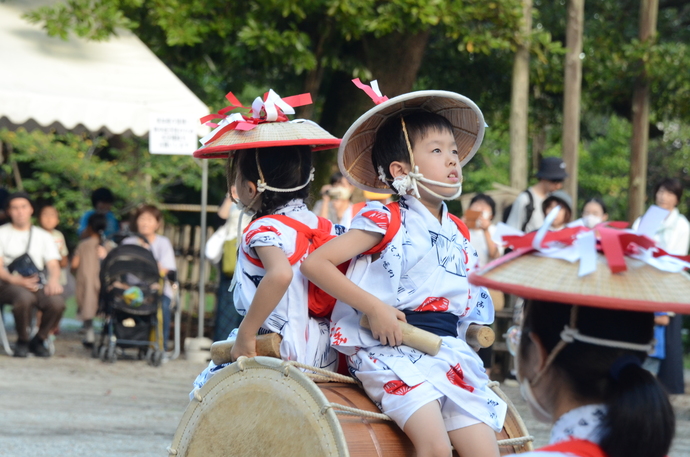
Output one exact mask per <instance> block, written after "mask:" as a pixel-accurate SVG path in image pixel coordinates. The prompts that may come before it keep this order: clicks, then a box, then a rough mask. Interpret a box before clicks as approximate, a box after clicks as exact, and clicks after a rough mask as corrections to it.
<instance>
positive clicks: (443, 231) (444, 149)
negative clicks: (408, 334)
mask: <svg viewBox="0 0 690 457" xmlns="http://www.w3.org/2000/svg"><path fill="white" fill-rule="evenodd" d="M358 82H359V81H358V80H357V82H356V84H357V83H358ZM359 84H360V85H361V83H359ZM372 86H373V84H372ZM363 87H364V88H365V89H366V91H367V92H368V93H370V95H372V98H374V100H375V101H376V102H378V105H377V106H376V107H375V108H373V109H371V110H370V111H368V112H367V113H365V114H364V115H363V116H362V117H360V118H359V119H358V120H357V121H356V122H355V123H354V124H353V125H352V126H351V127H350V129H349V130H348V131H347V133H346V134H345V136H344V138H343V142H342V144H341V146H340V149H339V151H338V161H339V165H340V170H341V172H342V173H343V175H345V176H346V177H347V179H348V180H350V182H352V183H353V184H354V185H355V186H358V187H359V188H361V189H362V190H365V191H371V192H377V193H388V194H393V193H396V194H398V195H399V196H400V199H399V201H398V202H396V203H394V204H390V205H387V206H384V205H382V204H381V203H379V202H369V203H368V204H367V205H366V206H365V207H364V208H363V209H362V210H361V211H360V212H359V213H358V215H357V216H356V217H355V218H354V219H353V221H352V224H351V226H350V230H349V231H348V232H347V233H346V234H344V235H342V236H340V237H338V238H336V239H334V240H332V241H330V242H329V243H327V244H325V245H324V246H322V247H321V248H319V249H317V250H316V251H314V252H313V253H312V254H311V255H310V256H309V258H307V260H306V261H305V262H304V263H303V264H302V271H303V272H304V274H305V276H307V277H308V278H309V279H310V280H311V281H312V282H314V283H315V284H317V285H318V286H319V287H321V288H322V289H324V290H325V291H326V292H328V293H329V294H331V295H333V296H334V297H336V298H337V299H338V302H337V303H336V305H335V309H334V310H333V314H332V316H331V344H332V345H333V347H335V348H336V349H337V350H338V351H340V352H341V353H343V354H345V355H346V356H348V366H349V371H350V374H351V375H352V376H353V377H355V378H356V379H357V380H358V381H359V382H360V383H361V385H362V386H363V388H364V390H365V391H366V393H367V395H368V396H369V397H370V398H371V399H372V400H373V401H374V402H375V403H376V404H377V406H378V407H379V408H380V409H381V410H382V411H383V412H384V413H386V414H387V415H389V416H390V417H391V418H392V419H393V420H394V421H395V422H396V423H397V424H398V425H399V426H400V427H401V428H402V430H403V431H404V432H405V433H406V434H407V436H408V437H409V438H410V440H411V441H412V443H413V445H414V447H415V450H416V452H417V455H419V456H436V455H438V456H449V455H450V454H451V445H452V447H453V448H455V450H456V451H457V452H458V454H460V455H461V456H498V454H499V450H498V446H497V444H496V434H495V431H496V432H498V431H500V430H501V428H502V426H503V421H504V418H505V414H506V404H505V402H503V401H502V400H501V399H500V398H498V396H497V395H496V394H495V393H494V392H493V391H491V389H489V388H488V386H487V384H488V377H487V376H486V373H485V371H484V368H483V364H482V361H481V359H480V358H479V357H478V356H477V354H476V352H475V351H474V350H473V349H472V348H470V346H469V345H468V344H467V342H466V341H465V339H464V335H465V331H466V330H467V328H468V326H469V324H470V323H480V324H486V323H491V322H492V321H493V317H494V312H493V306H492V303H491V298H490V297H489V294H488V293H487V291H486V290H485V289H484V288H482V287H474V286H471V285H470V284H469V283H468V282H467V275H468V273H469V272H470V271H472V270H473V269H474V268H475V265H476V262H477V255H476V252H475V251H474V249H473V248H472V246H471V245H470V244H469V240H468V237H469V232H468V229H467V227H466V226H464V224H463V223H462V222H460V220H459V219H457V218H455V217H454V216H452V215H450V214H449V213H448V208H447V207H446V204H445V203H444V201H445V200H452V199H455V198H457V197H459V196H460V193H461V192H462V190H461V188H462V166H463V165H464V164H466V163H467V162H468V161H469V160H470V159H471V158H472V156H473V155H474V154H475V152H476V151H477V149H478V148H479V145H480V144H481V141H482V138H483V135H484V128H485V125H484V118H483V116H482V113H481V111H480V110H479V108H478V107H477V106H476V105H475V104H474V103H473V102H472V101H471V100H469V99H468V98H466V97H463V96H462V95H459V94H456V93H453V92H445V91H421V92H412V93H409V94H404V95H401V96H398V97H395V98H393V99H390V100H388V99H386V98H385V97H382V96H381V95H380V93H376V89H375V88H372V87H368V86H363ZM351 258H353V259H354V260H353V261H352V263H351V264H350V268H349V270H348V271H347V275H342V274H341V273H340V272H339V271H338V269H337V268H336V266H337V265H339V264H341V263H342V262H345V261H347V260H349V259H351ZM362 313H364V314H366V315H367V317H368V318H369V322H370V324H371V332H370V331H369V330H365V329H364V328H362V327H361V326H360V324H359V322H360V318H361V315H362ZM399 320H401V321H407V322H408V323H410V324H413V325H416V326H418V327H422V328H424V329H425V330H429V331H431V332H434V333H436V334H437V335H439V336H441V339H442V341H443V343H442V345H441V348H440V351H439V352H438V354H437V355H434V356H432V355H429V354H425V353H423V352H420V351H418V350H416V349H413V348H411V347H409V346H406V345H403V344H401V343H402V332H401V330H400V327H399V324H398V321H399Z"/></svg>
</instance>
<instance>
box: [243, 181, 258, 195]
mask: <svg viewBox="0 0 690 457" xmlns="http://www.w3.org/2000/svg"><path fill="white" fill-rule="evenodd" d="M242 185H244V186H246V187H247V190H248V191H249V196H250V197H251V198H254V196H255V195H256V183H253V182H251V181H245V182H243V183H242Z"/></svg>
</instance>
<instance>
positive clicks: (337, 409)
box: [283, 361, 534, 446]
mask: <svg viewBox="0 0 690 457" xmlns="http://www.w3.org/2000/svg"><path fill="white" fill-rule="evenodd" d="M283 364H284V365H285V367H286V368H287V367H289V366H293V367H295V368H301V369H304V370H308V371H311V372H312V373H309V372H305V373H304V374H305V375H306V376H308V377H309V378H310V379H312V380H314V381H325V382H342V383H347V384H357V381H355V380H354V379H353V378H351V377H349V376H344V375H341V374H338V373H334V372H332V371H328V370H324V369H322V368H316V367H312V366H310V365H306V364H303V363H299V362H295V361H287V362H283ZM285 376H288V372H287V370H286V371H285ZM487 386H488V387H498V386H499V383H498V382H496V381H491V382H489V383H488V384H487ZM329 409H332V410H333V412H334V413H335V414H340V415H345V416H359V417H365V418H369V419H379V420H385V421H392V420H393V419H391V418H390V416H388V415H387V414H383V413H374V412H371V411H365V410H363V409H359V408H352V407H350V406H345V405H341V404H339V403H329V404H328V405H325V406H324V407H323V408H321V414H326V411H328V410H329ZM532 441H534V437H533V436H531V435H528V436H520V437H517V438H509V439H505V440H498V441H497V444H498V445H499V446H524V445H525V444H527V443H530V442H532Z"/></svg>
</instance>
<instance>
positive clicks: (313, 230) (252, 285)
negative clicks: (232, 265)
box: [194, 91, 344, 388]
mask: <svg viewBox="0 0 690 457" xmlns="http://www.w3.org/2000/svg"><path fill="white" fill-rule="evenodd" d="M227 98H228V100H229V101H230V102H231V106H230V107H229V108H226V109H224V110H221V111H220V112H219V113H217V114H213V115H210V116H207V117H206V118H202V121H204V120H208V119H211V118H214V119H215V118H222V121H221V122H220V123H219V124H213V126H215V127H216V129H215V130H214V131H213V132H211V133H210V134H209V135H207V136H206V137H205V138H203V139H202V140H201V141H202V143H203V144H204V146H203V147H202V148H201V149H199V150H198V151H196V152H195V153H194V156H195V157H199V158H209V157H228V183H229V186H235V187H236V189H237V195H238V198H237V201H236V203H237V205H238V206H239V207H240V209H242V211H243V213H244V214H245V215H248V216H249V217H251V218H252V222H250V224H249V226H248V227H247V228H246V229H245V230H244V233H243V234H241V235H238V239H240V240H241V242H240V243H239V253H238V259H237V266H236V272H235V275H234V276H233V284H234V303H235V307H236V308H237V311H238V312H239V313H240V314H241V315H243V316H244V319H243V321H242V323H241V325H240V327H239V329H237V331H236V332H233V333H232V334H231V335H230V337H229V339H230V338H235V337H236V342H235V345H234V347H233V349H232V353H231V355H232V360H233V361H234V360H236V359H237V358H239V357H240V356H247V357H254V356H256V336H257V334H264V333H271V332H273V333H278V334H280V335H281V336H282V342H281V345H280V356H281V358H282V359H284V360H294V361H297V362H300V363H304V364H308V365H311V366H316V367H318V368H323V369H328V370H335V365H336V361H337V357H336V353H335V352H334V351H332V350H331V349H330V347H329V344H328V333H329V327H328V319H326V318H313V317H310V315H309V309H308V301H309V295H308V287H307V281H306V280H305V279H304V277H303V276H302V274H301V273H300V271H299V266H300V264H301V262H302V260H303V259H304V257H305V255H306V248H307V247H308V245H309V244H310V242H311V237H312V236H316V235H318V234H319V233H321V232H324V233H322V235H325V236H332V235H336V234H339V233H342V231H344V229H342V227H340V226H336V225H333V224H331V223H330V222H328V221H323V220H320V219H319V218H318V217H317V216H316V215H315V214H313V213H312V212H311V211H309V210H308V209H307V206H306V205H305V203H304V200H305V199H306V198H307V197H308V196H309V185H310V183H311V181H312V180H313V178H314V169H313V168H312V150H321V149H329V148H333V147H337V146H338V144H339V143H340V140H339V139H337V138H335V137H333V136H332V135H330V134H329V133H328V132H327V131H325V130H324V129H322V128H321V127H319V126H318V125H317V124H315V123H313V122H311V121H304V120H295V121H289V120H288V118H287V116H286V114H294V110H293V107H294V106H300V105H303V104H306V103H311V97H309V95H308V94H305V95H302V96H295V97H288V98H285V99H281V98H280V97H279V96H278V95H277V94H276V93H275V92H273V91H270V92H269V93H268V94H267V95H266V96H265V97H264V99H263V100H262V99H261V98H257V99H256V100H255V101H254V103H253V104H252V108H251V115H250V116H244V115H241V114H231V115H226V113H227V112H228V111H230V110H231V109H234V108H237V107H242V105H241V104H240V103H239V102H238V101H237V100H236V99H235V98H234V96H232V93H230V94H228V96H227ZM238 226H239V227H241V226H242V221H241V220H240V223H239V224H238ZM306 232H309V233H306ZM232 287H233V286H231V288H232ZM223 366H225V365H219V366H216V365H214V364H213V362H211V364H210V365H209V367H208V368H207V369H206V370H205V371H204V372H203V373H202V374H201V375H199V377H198V378H197V380H196V381H195V383H194V385H195V387H197V388H198V387H201V386H202V385H203V384H204V383H205V382H206V381H207V380H208V379H209V378H210V376H212V375H213V374H214V373H215V372H216V371H217V370H218V369H220V368H222V367H223Z"/></svg>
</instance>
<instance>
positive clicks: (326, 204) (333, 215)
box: [313, 172, 357, 228]
mask: <svg viewBox="0 0 690 457" xmlns="http://www.w3.org/2000/svg"><path fill="white" fill-rule="evenodd" d="M354 188H355V186H353V185H352V184H350V182H349V181H348V180H347V179H345V177H343V174H342V173H340V172H336V173H333V175H331V179H330V184H326V185H325V186H323V187H322V188H321V200H319V201H317V202H316V203H315V204H314V209H313V211H314V214H316V215H317V216H320V217H324V218H326V219H328V220H329V221H331V222H333V223H334V224H338V225H342V226H343V227H345V228H350V222H351V221H352V218H353V217H355V215H356V214H357V211H354V205H353V204H352V191H353V190H354Z"/></svg>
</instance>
